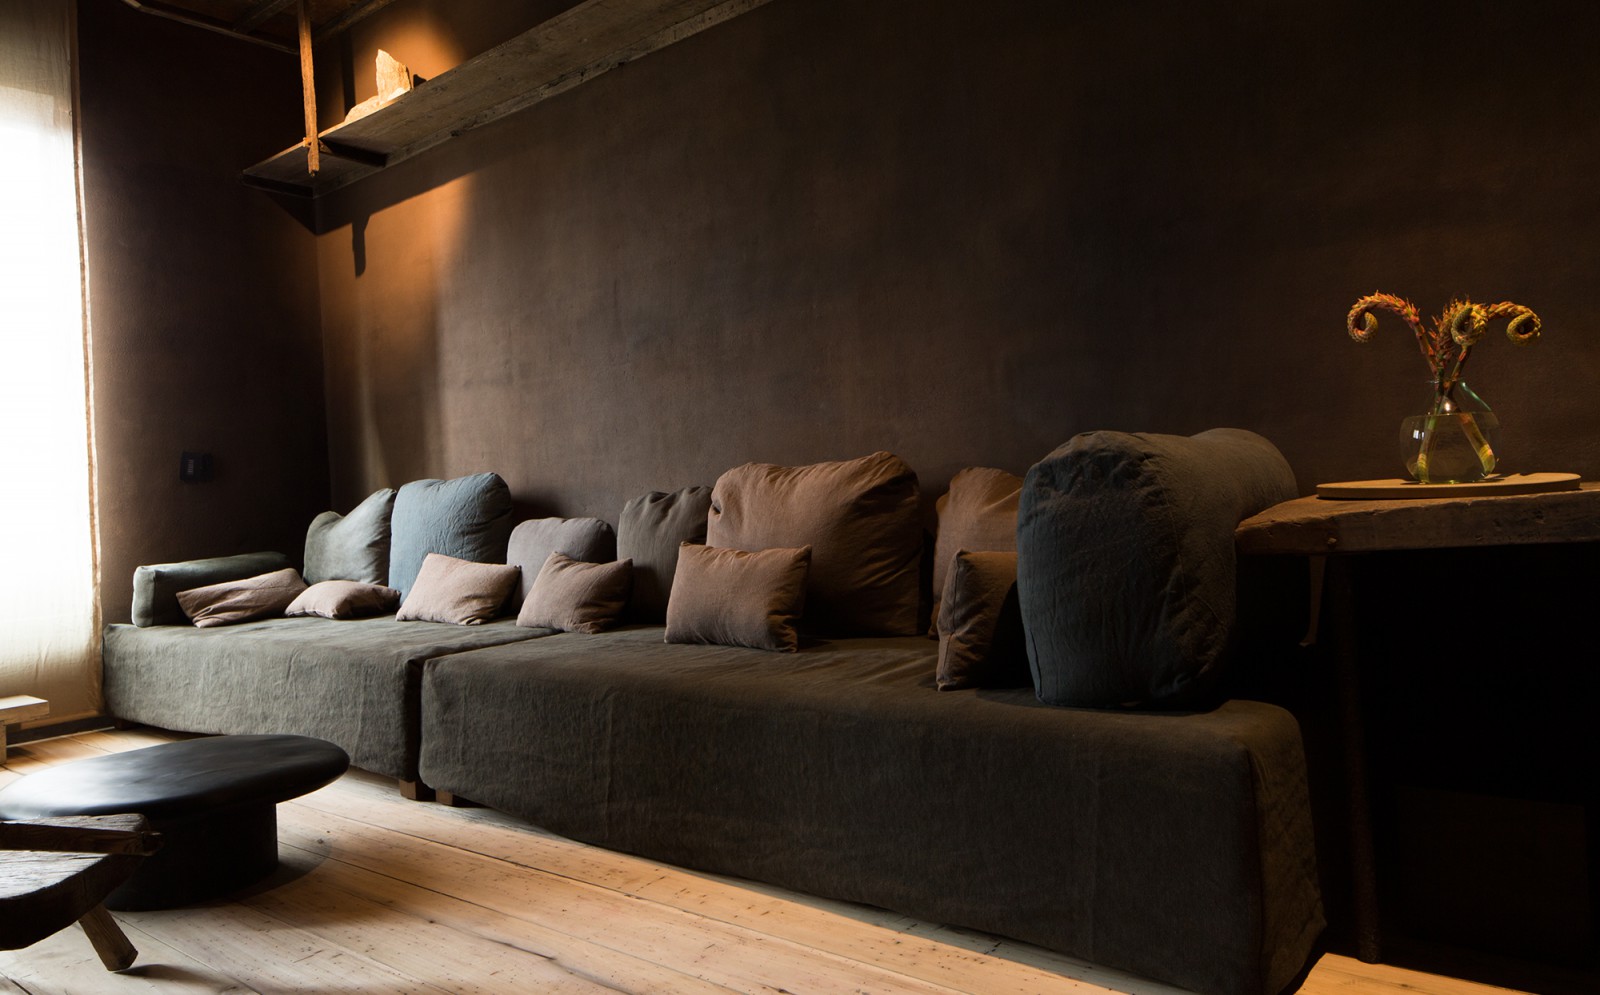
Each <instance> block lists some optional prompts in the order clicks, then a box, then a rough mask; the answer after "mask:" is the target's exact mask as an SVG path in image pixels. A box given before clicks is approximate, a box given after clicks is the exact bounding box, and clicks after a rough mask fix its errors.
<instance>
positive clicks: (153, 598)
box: [133, 553, 294, 626]
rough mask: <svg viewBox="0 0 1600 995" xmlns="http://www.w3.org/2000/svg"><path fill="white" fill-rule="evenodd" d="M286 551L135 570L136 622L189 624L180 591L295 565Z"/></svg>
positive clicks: (147, 565) (193, 561) (136, 568)
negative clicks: (285, 553)
mask: <svg viewBox="0 0 1600 995" xmlns="http://www.w3.org/2000/svg"><path fill="white" fill-rule="evenodd" d="M293 565H294V564H292V563H290V562H289V558H288V557H287V556H285V555H283V554H282V553H240V554H239V555H237V556H214V557H211V558H210V559H205V560H183V561H180V562H177V563H151V564H146V565H144V566H140V567H135V568H134V571H133V624H134V625H138V626H151V625H187V624H188V623H189V616H187V615H185V614H184V613H183V608H182V606H180V605H179V604H178V592H179V591H187V590H189V589H190V588H195V587H206V586H208V585H211V584H220V583H222V582H223V581H228V580H243V579H244V578H246V577H255V576H257V575H259V574H265V573H271V572H272V571H274V570H282V569H283V568H284V567H289V566H293Z"/></svg>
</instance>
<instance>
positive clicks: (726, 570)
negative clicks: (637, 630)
mask: <svg viewBox="0 0 1600 995" xmlns="http://www.w3.org/2000/svg"><path fill="white" fill-rule="evenodd" d="M810 562H811V548H810V547H809V546H802V547H800V548H799V549H763V550H759V551H757V552H748V551H746V550H742V549H725V548H720V547H714V546H698V545H695V544H693V543H687V542H686V543H684V544H683V545H682V546H680V547H679V550H678V569H677V577H676V579H675V580H674V581H673V585H672V599H671V600H670V601H668V602H667V629H666V633H665V641H666V642H669V643H711V644H714V645H718V646H746V647H749V648H751V649H759V650H774V651H777V652H782V653H793V652H795V650H796V649H798V648H799V646H800V636H799V632H798V630H797V628H796V623H797V622H798V621H799V619H800V616H801V613H802V611H803V610H804V608H805V600H806V570H807V567H808V566H809V564H810Z"/></svg>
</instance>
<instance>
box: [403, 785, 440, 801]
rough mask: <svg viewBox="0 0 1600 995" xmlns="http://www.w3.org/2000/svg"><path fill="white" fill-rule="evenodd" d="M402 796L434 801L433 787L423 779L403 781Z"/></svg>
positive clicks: (416, 799) (410, 798) (413, 799)
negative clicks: (422, 780)
mask: <svg viewBox="0 0 1600 995" xmlns="http://www.w3.org/2000/svg"><path fill="white" fill-rule="evenodd" d="M400 797H402V798H406V799H409V800H410V801H414V802H431V801H433V789H432V788H430V787H428V786H427V785H426V784H423V783H422V782H421V781H401V782H400Z"/></svg>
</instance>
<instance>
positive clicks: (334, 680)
mask: <svg viewBox="0 0 1600 995" xmlns="http://www.w3.org/2000/svg"><path fill="white" fill-rule="evenodd" d="M551 631H552V630H550V629H525V628H519V627H518V626H516V625H514V624H512V622H511V621H509V620H506V621H500V622H492V623H490V624H488V625H478V626H466V625H442V624H439V623H435V622H396V621H395V620H394V616H393V615H387V616H380V617H377V618H369V619H352V620H343V621H335V620H333V619H326V618H316V617H298V618H274V619H266V620H263V621H258V622H246V623H244V624H242V625H228V626H218V627H216V628H210V629H199V628H195V627H194V626H190V625H158V626H151V627H146V628H141V627H138V626H133V625H108V626H106V629H105V639H104V691H105V699H106V708H107V710H108V711H109V712H110V713H111V714H112V715H113V716H115V717H117V718H119V719H125V720H127V721H130V722H142V723H144V724H146V725H153V726H159V727H160V728H163V729H175V730H179V731H182V732H203V733H295V734H298V735H302V736H315V737H317V738H319V739H326V740H328V741H330V742H333V743H336V744H338V745H339V746H341V747H343V748H344V750H345V752H346V753H348V754H350V762H351V763H352V764H354V765H355V766H357V767H361V768H363V769H365V770H370V771H373V772H375V773H378V774H386V775H389V776H391V777H396V778H399V779H400V780H402V781H415V780H416V779H417V746H418V735H419V730H420V700H421V699H420V694H421V677H422V664H423V661H425V660H427V659H428V658H430V657H434V656H439V655H441V654H445V653H456V652H460V651H462V650H469V649H473V648H475V647H480V646H495V645H499V644H501V643H508V642H516V641H519V640H524V639H531V638H534V637H537V636H544V635H548V634H549V633H550V632H551Z"/></svg>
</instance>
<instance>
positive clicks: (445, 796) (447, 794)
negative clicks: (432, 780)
mask: <svg viewBox="0 0 1600 995" xmlns="http://www.w3.org/2000/svg"><path fill="white" fill-rule="evenodd" d="M434 801H437V802H438V803H439V804H440V805H448V806H450V807H451V808H472V807H473V806H474V805H476V803H475V802H470V801H468V800H467V799H465V798H463V797H461V796H460V795H458V794H456V793H455V792H454V791H436V792H434Z"/></svg>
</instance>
